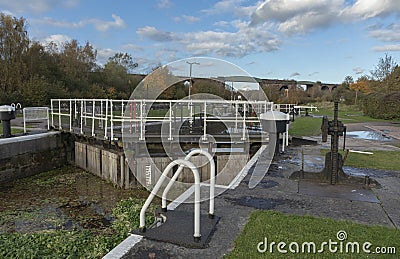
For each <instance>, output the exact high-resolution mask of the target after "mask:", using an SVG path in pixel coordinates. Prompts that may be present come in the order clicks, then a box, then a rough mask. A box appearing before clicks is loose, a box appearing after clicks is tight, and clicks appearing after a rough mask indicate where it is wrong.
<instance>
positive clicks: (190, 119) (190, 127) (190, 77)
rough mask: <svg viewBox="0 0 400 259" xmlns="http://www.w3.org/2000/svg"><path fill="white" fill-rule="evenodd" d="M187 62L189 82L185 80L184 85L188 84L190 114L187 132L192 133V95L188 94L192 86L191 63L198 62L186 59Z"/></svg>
mask: <svg viewBox="0 0 400 259" xmlns="http://www.w3.org/2000/svg"><path fill="white" fill-rule="evenodd" d="M186 63H187V64H189V84H187V83H186V82H187V81H186V82H185V85H189V100H190V104H189V105H190V114H189V132H190V133H192V126H193V105H192V102H191V100H192V97H191V96H190V92H191V88H192V66H193V65H200V63H199V62H189V61H186Z"/></svg>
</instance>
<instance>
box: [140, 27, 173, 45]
mask: <svg viewBox="0 0 400 259" xmlns="http://www.w3.org/2000/svg"><path fill="white" fill-rule="evenodd" d="M136 33H137V34H138V35H139V36H142V37H146V38H149V39H151V40H154V41H160V42H165V41H172V40H176V36H175V35H174V33H172V32H163V31H159V30H157V29H156V28H155V27H153V26H145V27H142V28H138V29H137V30H136Z"/></svg>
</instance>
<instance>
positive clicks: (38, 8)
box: [0, 0, 79, 13]
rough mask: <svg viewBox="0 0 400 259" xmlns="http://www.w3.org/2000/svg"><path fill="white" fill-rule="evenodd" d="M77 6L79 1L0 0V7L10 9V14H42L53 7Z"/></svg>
mask: <svg viewBox="0 0 400 259" xmlns="http://www.w3.org/2000/svg"><path fill="white" fill-rule="evenodd" d="M78 4H79V0H65V1H58V0H35V1H26V0H11V1H10V0H0V5H1V6H4V7H6V8H8V9H10V10H11V11H12V12H16V13H23V12H33V13H44V12H47V11H49V10H51V9H52V8H55V7H59V6H61V7H66V8H72V7H76V6H77V5H78Z"/></svg>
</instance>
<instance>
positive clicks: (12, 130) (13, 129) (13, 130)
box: [0, 124, 24, 135]
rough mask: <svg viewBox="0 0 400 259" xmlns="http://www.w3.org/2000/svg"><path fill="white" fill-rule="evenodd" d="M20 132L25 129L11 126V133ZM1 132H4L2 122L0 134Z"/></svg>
mask: <svg viewBox="0 0 400 259" xmlns="http://www.w3.org/2000/svg"><path fill="white" fill-rule="evenodd" d="M20 133H24V130H23V129H16V128H13V127H11V134H20ZM1 134H3V125H2V124H0V135H1Z"/></svg>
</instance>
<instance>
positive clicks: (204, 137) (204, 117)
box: [203, 101, 207, 140]
mask: <svg viewBox="0 0 400 259" xmlns="http://www.w3.org/2000/svg"><path fill="white" fill-rule="evenodd" d="M203 140H207V101H204V116H203Z"/></svg>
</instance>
